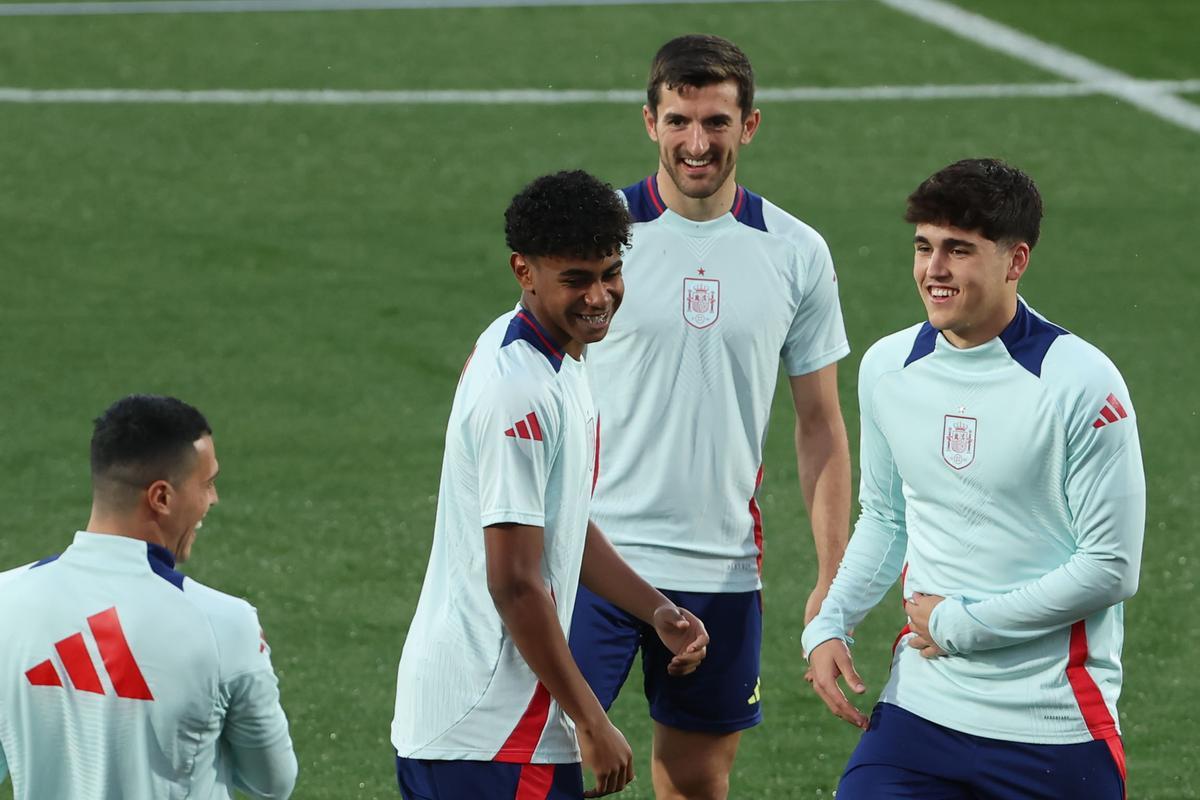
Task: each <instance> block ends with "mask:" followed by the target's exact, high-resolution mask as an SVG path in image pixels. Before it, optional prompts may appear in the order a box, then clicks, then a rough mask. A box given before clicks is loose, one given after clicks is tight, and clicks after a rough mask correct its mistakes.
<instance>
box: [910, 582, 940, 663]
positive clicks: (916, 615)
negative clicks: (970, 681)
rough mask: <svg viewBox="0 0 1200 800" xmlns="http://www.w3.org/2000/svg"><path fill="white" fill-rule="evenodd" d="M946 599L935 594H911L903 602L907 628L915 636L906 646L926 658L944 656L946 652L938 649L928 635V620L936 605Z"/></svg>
mask: <svg viewBox="0 0 1200 800" xmlns="http://www.w3.org/2000/svg"><path fill="white" fill-rule="evenodd" d="M945 599H946V598H944V597H940V596H938V595H936V594H921V593H920V592H913V596H912V597H911V598H910V599H908V600H905V601H904V613H906V614H908V627H909V628H910V629H911V630H912V632H913V633H915V634H916V636H914V637H913V638H912V639H909V641H908V646H909V647H912V648H915V649H917V650H920V651H921V655H923V656H925V657H926V658H937V657H938V656H944V655H946V651H945V650H943V649H942V648H940V647H938V644H937V642H935V641H934V640H933V637H932V636H930V635H929V618H930V617H931V616H933V610H934V609H935V608H937V604H938V603H940V602H942V601H943V600H945Z"/></svg>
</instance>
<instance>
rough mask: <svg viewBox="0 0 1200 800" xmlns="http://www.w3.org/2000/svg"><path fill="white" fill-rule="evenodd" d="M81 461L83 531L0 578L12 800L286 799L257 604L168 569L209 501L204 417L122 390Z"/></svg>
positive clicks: (281, 721)
mask: <svg viewBox="0 0 1200 800" xmlns="http://www.w3.org/2000/svg"><path fill="white" fill-rule="evenodd" d="M91 460H92V514H91V518H90V519H89V520H88V525H87V530H85V531H80V532H79V533H76V534H75V541H74V542H73V543H72V544H71V546H70V547H68V548H67V549H66V550H65V551H64V552H63V553H62V554H61V555H59V556H51V557H50V558H45V559H42V560H41V561H38V562H37V563H35V564H33V565H29V566H25V567H21V568H18V569H16V570H10V571H8V572H5V573H3V574H0V642H3V643H4V645H3V647H0V676H2V678H0V780H3V778H4V775H5V774H6V772H8V771H11V773H12V781H13V795H14V797H15V798H16V800H45V799H46V798H118V797H119V798H123V800H162V798H167V797H194V798H201V799H202V800H216V799H217V798H232V797H233V792H234V790H235V789H237V790H240V791H242V792H246V793H247V794H249V795H251V796H252V797H260V798H285V797H287V796H288V795H290V794H291V792H292V787H293V785H294V784H295V782H296V756H295V754H294V753H293V752H292V740H291V737H290V736H289V735H288V725H287V718H286V717H285V716H284V713H283V708H282V707H281V706H280V704H279V687H278V682H277V681H276V679H275V673H274V671H273V670H272V668H271V659H270V651H269V649H268V648H267V644H266V640H265V639H264V638H263V635H262V628H261V627H259V623H258V615H257V614H256V613H255V610H254V608H253V607H251V606H250V605H249V604H247V603H246V602H245V601H244V600H240V599H238V598H236V597H231V596H229V595H227V594H222V593H221V592H218V591H216V590H215V589H210V588H209V587H207V586H205V585H203V584H200V583H197V582H195V581H193V580H191V579H190V578H187V577H184V576H183V575H182V574H180V573H179V572H177V571H176V570H175V565H176V563H177V562H183V561H186V560H187V558H188V556H189V555H190V554H191V550H192V544H193V542H194V541H195V539H196V531H197V530H198V529H199V528H200V522H201V520H202V519H203V518H204V516H205V514H207V513H208V510H209V507H211V506H212V505H213V504H214V503H216V502H217V489H216V483H215V481H216V478H217V456H216V451H215V450H214V449H213V439H212V429H211V428H209V425H208V422H207V421H206V420H205V419H204V417H203V416H202V415H201V414H200V412H199V411H197V410H196V409H195V408H192V407H191V406H189V405H187V404H186V403H183V402H181V401H179V400H176V399H174V398H171V397H155V396H149V395H133V396H130V397H126V398H124V399H122V400H119V401H117V402H116V403H115V404H113V405H112V406H111V407H110V408H109V409H108V410H107V411H105V412H104V414H103V415H102V416H101V417H100V418H99V419H97V420H96V423H95V431H94V433H93V435H92V456H91Z"/></svg>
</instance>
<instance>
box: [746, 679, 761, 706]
mask: <svg viewBox="0 0 1200 800" xmlns="http://www.w3.org/2000/svg"><path fill="white" fill-rule="evenodd" d="M759 700H762V678H758V679H757V680H755V681H754V694H752V695H750V699H749V700H747V701H746V705H748V706H752V705H754V704H755V703H757V702H758V701H759Z"/></svg>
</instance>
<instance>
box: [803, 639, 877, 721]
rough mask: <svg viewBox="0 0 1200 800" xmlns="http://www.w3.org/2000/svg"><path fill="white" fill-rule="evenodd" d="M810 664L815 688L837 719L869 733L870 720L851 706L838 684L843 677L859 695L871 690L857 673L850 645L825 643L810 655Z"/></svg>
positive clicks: (839, 640) (841, 642)
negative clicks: (867, 730)
mask: <svg viewBox="0 0 1200 800" xmlns="http://www.w3.org/2000/svg"><path fill="white" fill-rule="evenodd" d="M808 663H809V667H810V669H809V672H811V673H812V687H813V689H814V690H815V691H816V693H817V695H818V696H819V697H820V698H821V699H822V700H823V701H824V702H825V705H826V706H828V707H829V710H830V711H832V712H833V713H834V715H835V716H838V717H841V718H842V719H844V720H846V722H849V723H850V724H851V725H853V726H855V727H857V728H862V729H863V730H864V731H865V730H866V729H867V725H868V724H869V721H868V720H867V718H866V717H865V716H863V713H862V712H861V711H859V710H858V709H857V708H855V707H854V706H852V705H851V704H850V701H849V700H847V699H846V695H845V694H843V693H842V690H841V688H840V687H839V686H838V683H837V679H838V677H839V676H840V677H841V678H842V680H844V681H845V682H846V685H847V686H849V687H850V689H851V690H852V691H853V692H854V693H855V694H862V693H863V692H865V691H866V690H867V687H866V684H864V683H863V680H862V678H860V677H859V676H858V673H857V672H856V671H855V670H854V659H853V658H851V657H850V648H849V647H847V646H846V643H845V642H843V641H842V640H841V639H830V640H829V641H826V642H821V643H820V644H819V645H817V646H816V647H815V648H814V649H813V651H812V652H811V653H809V654H808Z"/></svg>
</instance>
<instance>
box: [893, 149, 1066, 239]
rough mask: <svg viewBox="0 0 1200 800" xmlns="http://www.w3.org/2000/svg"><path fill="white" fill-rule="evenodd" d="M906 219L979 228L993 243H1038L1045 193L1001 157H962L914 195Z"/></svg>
mask: <svg viewBox="0 0 1200 800" xmlns="http://www.w3.org/2000/svg"><path fill="white" fill-rule="evenodd" d="M904 219H905V221H907V222H912V223H926V224H933V225H952V226H954V227H955V228H962V229H963V230H965V231H976V230H977V231H979V232H980V233H982V234H983V235H984V236H986V237H987V238H988V239H991V240H992V241H993V242H1003V243H1007V244H1015V243H1017V242H1025V243H1026V244H1028V245H1029V247H1030V249H1032V248H1033V246H1034V245H1036V244H1037V241H1038V236H1039V235H1040V233H1041V225H1042V195H1041V194H1040V193H1039V192H1038V188H1037V185H1036V184H1035V183H1034V182H1033V178H1030V177H1029V176H1028V175H1026V174H1025V173H1024V172H1022V171H1021V170H1019V169H1017V168H1016V167H1013V166H1009V165H1008V164H1005V163H1004V162H1003V161H1000V160H999V159H995V158H968V159H964V160H962V161H957V162H955V163H953V164H951V165H950V166H948V167H943V168H942V169H940V170H938V171H937V172H935V173H934V174H933V175H930V176H929V177H928V178H926V179H925V180H924V181H923V182H922V183H921V185H920V186H918V187H917V188H916V190H915V191H914V192H913V193H912V194H910V195H909V196H908V211H907V212H906V213H905V214H904Z"/></svg>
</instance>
